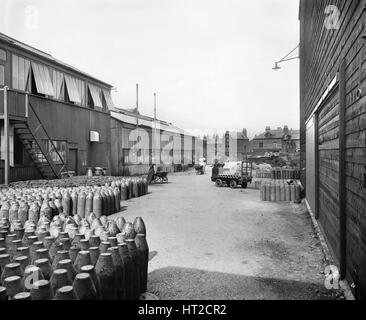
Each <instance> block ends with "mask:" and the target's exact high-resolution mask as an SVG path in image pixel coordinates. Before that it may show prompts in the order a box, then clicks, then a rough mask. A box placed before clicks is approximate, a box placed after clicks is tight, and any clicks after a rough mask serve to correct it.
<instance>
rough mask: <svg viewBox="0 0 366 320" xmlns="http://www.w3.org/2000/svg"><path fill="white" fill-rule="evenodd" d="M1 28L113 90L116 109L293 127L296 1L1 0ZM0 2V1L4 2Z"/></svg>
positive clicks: (217, 125)
mask: <svg viewBox="0 0 366 320" xmlns="http://www.w3.org/2000/svg"><path fill="white" fill-rule="evenodd" d="M1 2H2V10H1V12H0V31H1V32H3V33H5V34H7V35H9V36H11V37H14V38H16V39H18V40H21V41H23V42H26V43H28V44H30V45H32V46H35V47H37V48H39V49H41V50H43V51H46V52H48V53H50V54H52V55H53V56H54V57H56V58H58V59H60V60H62V61H64V62H66V63H69V64H71V65H73V66H74V67H77V68H79V69H81V70H83V71H85V72H87V73H89V74H91V75H93V76H95V77H97V78H100V79H101V80H103V81H105V82H108V83H110V84H112V85H114V86H115V87H117V88H118V89H117V92H114V93H113V98H114V102H115V104H116V106H117V107H133V106H134V105H135V101H136V98H135V84H136V83H139V84H140V112H141V113H144V114H147V115H153V93H154V92H157V95H158V117H159V118H161V119H163V120H167V121H169V122H172V123H173V124H175V125H177V126H180V127H182V128H185V129H191V128H192V129H197V128H205V129H223V128H230V129H234V128H237V129H240V130H241V129H242V128H244V127H245V128H247V129H248V131H249V135H250V136H253V135H254V134H256V133H260V132H261V131H264V128H265V127H266V126H267V125H269V126H271V127H279V126H283V125H285V124H287V125H289V126H290V127H292V128H298V127H299V79H298V78H299V72H298V70H299V62H298V60H295V61H291V62H288V63H286V64H284V65H283V69H282V70H281V71H279V72H274V71H273V70H272V67H273V64H274V61H276V60H279V59H280V58H282V57H283V56H284V55H285V54H286V53H288V52H289V51H291V50H292V49H293V48H295V47H296V46H297V44H298V43H299V26H298V24H299V22H298V1H296V0H260V1H248V0H119V1H117V0H103V1H96V0H88V1H84V0H83V1H80V0H78V1H75V0H74V1H71V0H62V1H60V0H59V1H57V0H56V1H55V0H52V1H49V0H48V1H47V0H44V1H41V0H34V1H31V0H2V1H1ZM4 4H5V5H4Z"/></svg>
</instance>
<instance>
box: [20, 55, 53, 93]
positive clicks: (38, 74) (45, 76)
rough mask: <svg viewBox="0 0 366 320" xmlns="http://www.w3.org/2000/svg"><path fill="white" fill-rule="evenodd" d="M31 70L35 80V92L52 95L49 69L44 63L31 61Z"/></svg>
mask: <svg viewBox="0 0 366 320" xmlns="http://www.w3.org/2000/svg"><path fill="white" fill-rule="evenodd" d="M19 65H20V64H19ZM32 71H33V75H34V80H35V82H36V88H37V93H39V94H44V95H45V96H51V97H53V96H54V95H55V91H54V88H53V84H52V81H51V76H50V71H49V69H48V68H47V67H46V66H44V65H41V64H38V63H35V62H32Z"/></svg>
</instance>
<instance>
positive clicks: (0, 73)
mask: <svg viewBox="0 0 366 320" xmlns="http://www.w3.org/2000/svg"><path fill="white" fill-rule="evenodd" d="M3 85H5V68H4V66H2V65H1V64H0V86H3Z"/></svg>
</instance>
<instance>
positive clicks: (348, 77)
mask: <svg viewBox="0 0 366 320" xmlns="http://www.w3.org/2000/svg"><path fill="white" fill-rule="evenodd" d="M365 9H366V2H365V1H339V0H337V1H329V0H301V1H300V40H301V41H300V87H301V90H300V98H301V104H300V114H301V127H300V131H301V133H300V135H301V166H302V168H305V169H306V175H304V176H303V179H302V184H303V185H304V187H305V189H306V199H307V203H308V205H309V208H310V209H311V211H312V212H313V213H314V215H315V217H316V219H317V220H318V223H319V225H320V228H321V230H322V231H323V234H324V235H325V238H326V241H327V243H328V246H329V248H330V251H331V253H332V255H333V257H334V261H335V264H336V265H337V267H338V268H339V270H340V276H341V279H346V280H347V282H348V283H349V284H350V285H351V287H352V290H353V293H354V295H355V297H356V298H363V299H364V298H366V268H365V266H366V216H365V211H366V95H365V94H366V69H365V65H366V54H365V52H366V40H365V39H366V29H365V19H366V11H365ZM325 12H333V13H334V14H335V15H336V18H337V19H333V17H334V14H333V16H329V15H327V14H325Z"/></svg>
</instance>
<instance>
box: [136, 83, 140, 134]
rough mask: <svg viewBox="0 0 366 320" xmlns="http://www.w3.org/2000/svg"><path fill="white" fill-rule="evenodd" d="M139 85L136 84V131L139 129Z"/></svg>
mask: <svg viewBox="0 0 366 320" xmlns="http://www.w3.org/2000/svg"><path fill="white" fill-rule="evenodd" d="M138 114H139V84H138V83H136V129H137V130H138V128H139V117H138Z"/></svg>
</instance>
